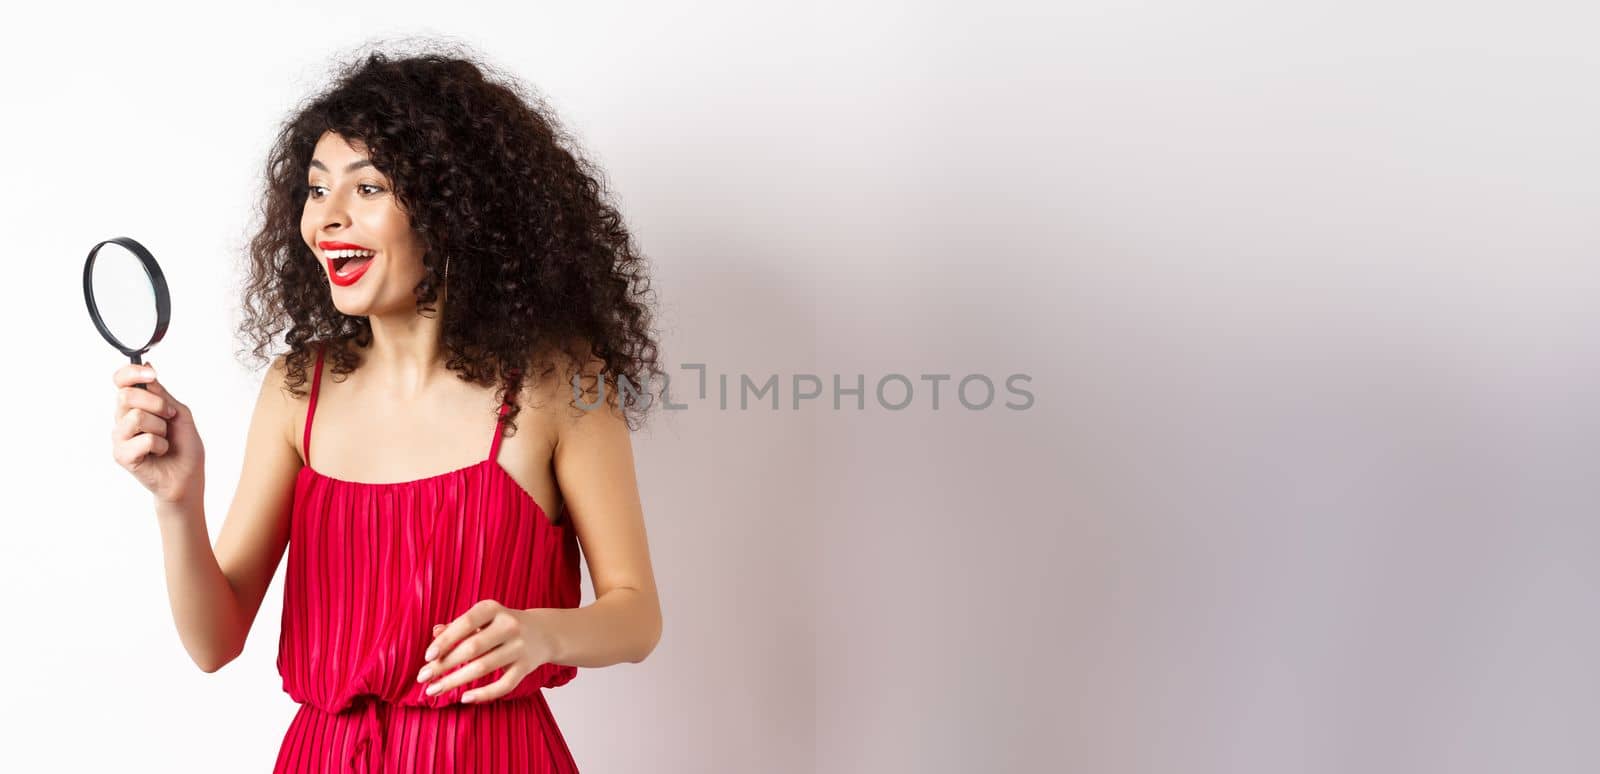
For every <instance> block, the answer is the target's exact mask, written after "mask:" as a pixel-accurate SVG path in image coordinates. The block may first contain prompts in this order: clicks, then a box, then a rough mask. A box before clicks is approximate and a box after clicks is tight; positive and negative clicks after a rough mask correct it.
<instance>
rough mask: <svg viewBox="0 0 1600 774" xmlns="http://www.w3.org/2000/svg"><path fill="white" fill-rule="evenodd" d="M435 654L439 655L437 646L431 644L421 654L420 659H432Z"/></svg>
mask: <svg viewBox="0 0 1600 774" xmlns="http://www.w3.org/2000/svg"><path fill="white" fill-rule="evenodd" d="M437 655H439V648H438V647H436V646H431V645H430V646H429V647H428V652H427V653H424V654H422V660H423V661H432V660H433V657H434V656H437Z"/></svg>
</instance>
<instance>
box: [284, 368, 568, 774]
mask: <svg viewBox="0 0 1600 774" xmlns="http://www.w3.org/2000/svg"><path fill="white" fill-rule="evenodd" d="M322 354H323V353H322V352H321V351H320V350H319V351H318V353H317V365H316V372H315V375H314V376H313V377H312V385H311V396H310V402H309V406H308V408H307V410H306V424H305V440H304V448H305V455H306V462H305V464H304V465H303V466H302V467H301V469H300V472H299V474H298V476H297V477H296V479H295V489H294V504H293V508H292V511H291V518H290V525H289V548H288V555H289V563H288V571H287V575H286V577H285V582H284V600H283V622H282V635H281V639H280V640H279V642H278V660H277V664H278V673H279V674H280V675H281V676H282V677H283V690H284V692H286V693H288V694H289V696H290V697H291V698H293V699H294V700H295V701H297V702H299V703H300V704H301V707H300V710H299V711H298V712H297V713H296V714H295V716H294V718H293V720H292V721H290V724H289V728H288V731H287V732H286V733H285V734H284V738H283V745H282V747H281V748H280V749H279V751H278V760H277V764H276V766H275V768H274V769H273V770H274V772H350V771H355V772H407V773H408V774H409V773H411V772H442V773H443V772H539V773H540V774H544V773H546V772H562V773H563V774H564V773H566V772H576V771H577V765H576V764H575V763H574V762H573V759H572V755H571V752H570V751H569V750H568V749H567V744H566V741H565V740H564V739H563V738H562V735H561V731H560V729H559V728H557V726H556V722H555V719H554V718H553V717H552V716H551V714H550V708H549V706H548V705H547V704H546V703H545V698H544V693H543V692H542V690H541V689H543V688H554V687H557V686H560V685H564V684H566V683H567V682H568V681H570V680H571V679H572V678H573V677H574V676H575V675H576V674H577V671H578V670H577V667H574V666H567V665H558V664H549V663H547V664H543V665H540V666H539V667H538V668H537V669H535V670H534V671H533V672H532V673H530V674H528V675H527V676H526V677H524V678H523V679H522V681H521V682H520V683H518V684H517V686H516V688H515V689H513V690H512V691H511V692H510V693H508V694H506V695H505V696H502V697H500V698H499V699H495V700H493V701H488V702H481V703H480V702H474V703H470V704H462V703H461V702H460V697H461V694H462V693H464V692H466V691H468V690H471V689H473V688H478V687H481V686H485V685H488V684H490V683H492V682H494V681H495V680H498V679H499V678H500V677H501V675H502V674H503V673H504V669H496V670H494V671H493V672H491V673H490V674H487V675H485V676H483V677H480V678H478V679H476V680H472V681H470V682H468V683H466V684H464V685H461V686H457V687H455V688H452V689H450V690H448V691H444V692H442V693H440V694H439V695H437V696H429V695H427V694H425V693H423V689H424V688H426V687H427V686H426V684H424V683H418V682H417V681H416V676H417V672H418V671H420V670H421V669H422V665H423V664H424V663H425V662H424V660H423V657H422V654H423V652H424V651H425V650H426V648H427V646H428V643H429V642H431V641H432V640H433V625H434V624H436V623H449V622H450V621H453V620H455V619H456V618H457V617H459V616H460V615H461V614H462V613H465V612H466V610H467V608H469V607H471V606H472V605H473V604H475V603H477V602H479V601H480V600H484V599H493V600H496V601H498V602H499V603H501V604H503V605H505V606H507V607H511V608H517V609H528V608H535V607H577V606H578V602H579V599H580V596H579V585H578V584H579V573H578V558H579V556H578V543H577V536H576V535H575V534H574V532H573V530H572V528H571V526H570V524H569V520H568V519H566V518H562V519H561V520H560V521H559V522H557V523H551V521H550V519H549V518H547V517H546V515H545V512H544V509H543V508H541V507H539V504H538V503H537V502H535V501H534V499H533V497H531V496H530V495H529V494H528V493H527V491H526V490H524V489H523V488H522V487H521V485H519V484H518V483H517V482H516V481H515V480H514V479H512V478H511V476H510V474H508V473H506V471H505V469H504V468H501V467H500V464H499V463H498V462H497V461H496V460H495V457H496V455H497V454H498V452H499V450H500V437H501V436H500V432H499V430H500V427H501V420H498V419H497V420H496V422H495V431H496V432H495V433H494V436H493V440H492V441H491V443H490V446H489V456H488V458H487V459H484V460H482V461H480V462H478V463H476V464H473V465H468V466H467V467H464V468H459V469H457V470H452V471H449V472H445V473H440V474H438V475H434V476H429V477H427V478H420V479H417V480H415V481H401V482H396V483H390V484H367V483H359V482H354V481H342V480H340V479H336V478H332V477H329V476H325V475H322V474H321V473H318V472H317V471H316V470H315V469H313V468H312V467H311V421H312V417H313V416H314V415H315V413H316V408H317V392H318V388H319V387H320V386H321V382H322V359H323V358H322ZM509 408H510V406H509V405H505V404H502V405H501V407H500V416H501V417H502V418H503V417H504V416H505V414H506V412H507V411H508V410H509ZM562 515H563V516H564V515H565V514H562Z"/></svg>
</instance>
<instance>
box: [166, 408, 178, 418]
mask: <svg viewBox="0 0 1600 774" xmlns="http://www.w3.org/2000/svg"><path fill="white" fill-rule="evenodd" d="M177 415H178V407H177V406H173V407H172V408H169V409H167V416H168V417H169V418H170V417H175V416H177Z"/></svg>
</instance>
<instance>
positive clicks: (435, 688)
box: [423, 683, 439, 696]
mask: <svg viewBox="0 0 1600 774" xmlns="http://www.w3.org/2000/svg"><path fill="white" fill-rule="evenodd" d="M438 692H439V684H438V683H434V684H433V685H430V686H428V690H426V691H423V693H426V694H428V695H429V696H432V695H434V694H436V693H438Z"/></svg>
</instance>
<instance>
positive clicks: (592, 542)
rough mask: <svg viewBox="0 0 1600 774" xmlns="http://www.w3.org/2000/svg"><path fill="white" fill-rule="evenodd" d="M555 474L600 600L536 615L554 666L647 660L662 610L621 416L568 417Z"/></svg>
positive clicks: (600, 410)
mask: <svg viewBox="0 0 1600 774" xmlns="http://www.w3.org/2000/svg"><path fill="white" fill-rule="evenodd" d="M568 394H570V393H568ZM564 399H565V397H563V398H562V400H564ZM555 470H556V480H557V482H558V483H559V485H560V487H561V492H562V493H563V495H564V496H565V497H566V510H567V516H566V518H570V519H572V526H573V527H574V528H576V530H577V533H578V540H579V543H580V544H581V545H582V547H583V555H584V557H585V558H586V559H587V561H588V564H589V578H590V580H591V581H593V583H594V590H595V600H594V602H593V603H591V604H588V605H585V606H583V607H579V608H575V609H565V608H559V609H558V608H548V609H543V610H541V611H539V615H541V616H543V617H544V618H545V620H546V622H547V626H548V629H549V631H550V633H551V641H552V647H553V648H554V650H555V657H554V658H552V659H551V661H552V662H553V663H557V664H569V665H572V666H578V667H591V668H592V667H602V666H609V665H611V664H616V663H619V662H623V661H628V662H634V663H637V662H640V661H643V660H644V659H645V657H646V656H648V655H649V654H650V652H651V651H652V650H654V649H655V647H656V644H657V643H658V642H660V640H661V627H662V621H661V604H660V600H659V598H658V596H657V594H656V584H655V575H654V571H653V570H652V569H651V566H650V549H649V545H648V541H647V540H646V537H645V528H644V510H643V508H642V507H641V505H640V502H639V484H638V481H637V478H636V476H635V474H634V462H633V444H632V437H631V435H630V433H629V431H628V426H627V424H626V423H625V422H624V421H623V418H622V415H621V413H620V412H619V411H617V410H616V409H613V408H610V407H606V406H602V407H597V408H595V409H594V410H591V411H584V412H582V416H580V417H577V418H576V419H569V418H566V417H565V416H564V418H563V420H562V421H561V425H560V431H559V433H558V435H557V440H556V448H555Z"/></svg>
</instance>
